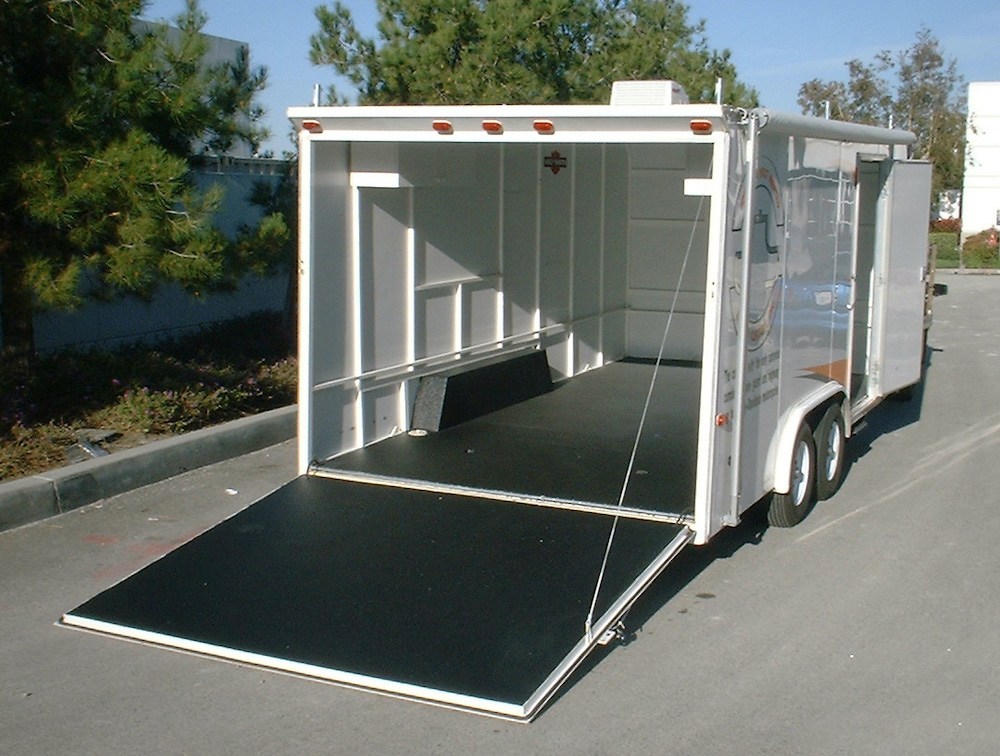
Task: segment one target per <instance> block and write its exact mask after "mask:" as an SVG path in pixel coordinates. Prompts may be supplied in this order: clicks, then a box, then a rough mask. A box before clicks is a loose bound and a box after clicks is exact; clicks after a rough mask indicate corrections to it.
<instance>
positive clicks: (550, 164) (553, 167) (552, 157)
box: [542, 150, 569, 176]
mask: <svg viewBox="0 0 1000 756" xmlns="http://www.w3.org/2000/svg"><path fill="white" fill-rule="evenodd" d="M542 165H544V166H545V167H546V168H548V169H549V170H550V171H552V175H553V176H556V175H558V174H559V171H561V170H562V169H563V168H565V167H566V166H567V165H569V161H568V160H567V159H566V156H565V155H563V154H561V153H560V152H559V150H553V151H552V153H551V154H549V155H546V156H545V159H544V160H543V161H542Z"/></svg>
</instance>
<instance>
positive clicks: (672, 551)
mask: <svg viewBox="0 0 1000 756" xmlns="http://www.w3.org/2000/svg"><path fill="white" fill-rule="evenodd" d="M694 536H695V533H694V531H693V530H691V529H690V528H687V527H685V528H684V529H683V530H681V531H680V532H679V533H678V534H677V535H676V536H674V538H673V540H672V541H670V543H669V544H667V547H666V548H665V549H664V550H663V551H661V552H660V553H659V554H658V555H657V557H656V559H654V560H653V561H652V562H651V563H650V564H649V566H648V567H646V569H645V570H643V571H642V572H641V573H639V576H638V577H637V578H636V579H635V580H633V581H632V584H631V585H630V586H629V587H628V588H626V589H625V591H624V592H623V593H622V594H621V595H620V596H619V597H618V598H617V599H616V600H615V602H614V603H613V604H611V606H610V607H608V610H607V611H606V612H605V613H604V614H603V615H601V617H600V619H598V620H597V621H596V622H594V623H593V627H592V628H591V632H590V635H589V636H587V635H584V637H583V638H581V639H580V641H579V642H578V643H577V644H576V645H575V646H574V647H573V649H572V650H571V651H570V652H569V654H567V655H566V657H565V658H564V659H563V661H562V662H560V664H559V666H557V667H556V668H555V669H554V670H553V671H552V673H551V674H550V675H549V676H548V677H547V678H546V680H545V682H543V683H542V684H541V685H540V686H539V687H538V689H537V690H536V691H535V692H534V693H533V694H532V695H531V696H530V697H529V698H528V700H527V701H526V702H525V704H524V710H525V714H524V716H525V717H526V718H527V719H529V720H530V719H532V718H533V717H534V716H535V714H537V713H538V711H539V709H540V708H541V707H542V706H543V705H545V703H546V702H547V701H548V700H549V699H550V698H551V697H552V696H553V695H554V694H555V692H556V691H557V690H558V689H559V687H560V686H561V685H562V684H563V683H564V682H565V681H566V678H568V677H569V676H570V675H571V674H572V673H573V670H575V669H576V668H577V667H578V666H579V665H580V663H581V662H582V661H583V660H584V658H586V656H587V654H588V653H590V651H592V650H593V648H594V646H596V645H597V643H598V641H599V640H600V638H601V636H602V635H604V633H605V632H606V631H608V630H610V629H611V628H612V627H614V625H615V623H616V622H618V620H620V619H621V618H622V616H623V615H624V614H625V612H627V611H628V610H629V609H630V608H631V606H632V604H633V603H635V601H636V599H638V598H639V596H640V595H641V594H642V592H643V591H644V590H646V588H648V587H649V584H650V583H652V582H653V580H655V579H656V577H657V576H658V575H659V574H660V573H661V572H663V570H664V568H665V567H666V566H667V565H668V564H669V563H670V562H671V561H673V559H674V557H676V556H677V555H678V554H679V553H680V552H681V550H682V549H683V548H684V547H685V546H687V545H688V543H690V542H691V541H692V540H694Z"/></svg>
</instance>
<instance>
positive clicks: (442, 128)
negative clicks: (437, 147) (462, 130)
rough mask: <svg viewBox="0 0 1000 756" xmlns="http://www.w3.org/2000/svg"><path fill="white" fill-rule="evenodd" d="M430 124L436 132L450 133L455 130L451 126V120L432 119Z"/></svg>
mask: <svg viewBox="0 0 1000 756" xmlns="http://www.w3.org/2000/svg"><path fill="white" fill-rule="evenodd" d="M431 126H432V127H433V128H434V130H435V131H436V132H437V133H438V134H451V133H452V132H453V131H454V130H455V129H453V128H452V125H451V121H434V123H432V124H431Z"/></svg>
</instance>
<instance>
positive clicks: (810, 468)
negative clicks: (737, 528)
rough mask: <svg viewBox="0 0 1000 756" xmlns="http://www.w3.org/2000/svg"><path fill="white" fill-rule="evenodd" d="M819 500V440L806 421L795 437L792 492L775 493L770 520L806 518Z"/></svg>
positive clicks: (784, 522) (786, 524)
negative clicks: (817, 486) (816, 441)
mask: <svg viewBox="0 0 1000 756" xmlns="http://www.w3.org/2000/svg"><path fill="white" fill-rule="evenodd" d="M815 501H816V444H815V442H814V441H813V434H812V431H811V430H810V428H809V426H808V425H807V424H806V423H803V424H802V426H801V427H800V428H799V432H798V435H797V436H796V437H795V451H794V452H793V453H792V486H791V489H790V490H789V491H788V493H784V494H782V493H774V494H773V495H772V496H771V506H770V507H769V508H768V510H767V521H768V522H769V523H771V525H774V526H776V527H779V528H790V527H792V525H797V524H798V523H800V522H802V519H803V518H804V517H805V516H806V515H807V514H809V510H810V509H812V505H813V504H814V503H815Z"/></svg>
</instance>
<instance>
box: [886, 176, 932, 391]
mask: <svg viewBox="0 0 1000 756" xmlns="http://www.w3.org/2000/svg"><path fill="white" fill-rule="evenodd" d="M930 185H931V166H930V163H926V162H916V161H904V162H896V163H893V165H892V168H891V170H890V173H889V177H888V181H887V182H886V185H885V190H884V191H885V194H884V202H885V204H884V214H883V216H882V217H883V218H884V220H885V225H884V235H883V236H882V239H881V242H882V245H883V250H882V251H883V254H882V265H881V266H879V267H880V268H881V271H880V276H879V280H878V285H879V288H880V289H881V291H880V292H879V294H880V297H879V299H880V300H881V307H879V308H878V314H877V315H876V317H878V318H879V319H881V320H882V328H880V329H878V330H879V332H880V336H881V338H880V339H879V341H880V343H881V346H882V349H881V350H880V351H881V353H882V354H881V359H880V360H879V365H880V369H879V371H878V372H879V379H880V380H879V393H881V394H882V395H886V394H890V393H892V392H893V391H897V390H899V389H901V388H904V387H905V386H910V385H912V384H914V383H917V382H918V381H919V380H920V372H921V365H922V361H923V327H924V273H925V271H926V265H927V232H928V228H927V222H926V217H927V207H928V206H929V203H930Z"/></svg>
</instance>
